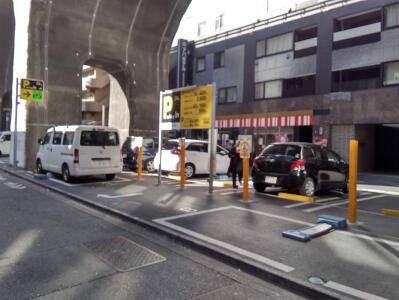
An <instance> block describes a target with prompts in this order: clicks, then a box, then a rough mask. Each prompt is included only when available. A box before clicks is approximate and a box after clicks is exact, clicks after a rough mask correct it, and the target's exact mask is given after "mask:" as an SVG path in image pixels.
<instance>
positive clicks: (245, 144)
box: [238, 139, 251, 158]
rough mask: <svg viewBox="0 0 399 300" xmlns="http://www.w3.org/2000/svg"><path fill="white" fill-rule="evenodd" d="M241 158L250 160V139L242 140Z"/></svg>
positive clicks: (240, 147)
mask: <svg viewBox="0 0 399 300" xmlns="http://www.w3.org/2000/svg"><path fill="white" fill-rule="evenodd" d="M238 148H239V149H238V150H239V152H240V157H241V158H249V157H250V154H251V143H250V141H249V139H243V140H240V145H239V146H238Z"/></svg>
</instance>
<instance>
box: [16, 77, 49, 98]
mask: <svg viewBox="0 0 399 300" xmlns="http://www.w3.org/2000/svg"><path fill="white" fill-rule="evenodd" d="M43 86H44V82H43V81H41V80H36V79H21V90H20V93H19V94H20V95H19V97H20V98H21V99H24V100H29V101H41V100H42V99H43Z"/></svg>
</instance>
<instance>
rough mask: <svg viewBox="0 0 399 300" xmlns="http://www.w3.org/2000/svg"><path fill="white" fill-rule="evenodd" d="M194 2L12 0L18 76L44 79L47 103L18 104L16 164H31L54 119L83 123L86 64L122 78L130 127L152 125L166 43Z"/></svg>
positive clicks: (163, 80) (145, 129) (163, 82)
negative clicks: (82, 101) (40, 140)
mask: <svg viewBox="0 0 399 300" xmlns="http://www.w3.org/2000/svg"><path fill="white" fill-rule="evenodd" d="M190 2H191V1H190V0H163V1H143V0H113V1H106V0H80V1H65V0H13V3H14V8H15V12H16V13H15V19H16V27H15V53H14V77H19V78H26V77H28V78H35V79H41V80H44V81H45V88H46V93H45V97H44V100H43V101H42V103H40V104H35V103H26V102H23V103H22V104H21V105H19V107H18V115H19V117H18V119H19V120H18V132H19V138H18V155H17V158H18V161H19V166H21V167H26V168H33V167H34V165H35V156H36V152H37V149H38V145H37V139H38V138H39V137H42V136H43V134H44V132H45V131H46V130H47V129H48V128H49V127H51V126H53V125H64V124H80V122H81V76H82V75H81V72H82V66H83V65H84V64H89V65H91V66H94V67H99V68H102V69H104V70H105V71H107V72H108V73H110V74H111V75H113V76H114V77H115V78H116V79H117V80H118V82H119V83H120V85H121V88H122V90H123V92H124V93H125V95H126V98H127V101H128V106H129V110H130V124H129V131H130V132H129V134H132V133H134V134H136V133H140V135H144V133H151V134H153V133H155V132H156V130H157V126H158V122H157V118H158V112H157V110H158V105H157V103H158V98H159V91H160V90H161V89H163V88H166V86H167V74H168V64H167V62H168V55H169V48H170V45H171V43H172V40H173V37H174V34H175V32H176V30H177V28H178V25H179V22H180V19H181V17H182V16H183V14H184V12H185V10H186V8H187V7H188V5H189V4H190ZM14 85H15V83H14ZM11 159H12V158H11Z"/></svg>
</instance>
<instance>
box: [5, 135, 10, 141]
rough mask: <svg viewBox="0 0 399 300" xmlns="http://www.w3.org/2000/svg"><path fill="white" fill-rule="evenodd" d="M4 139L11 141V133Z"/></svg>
mask: <svg viewBox="0 0 399 300" xmlns="http://www.w3.org/2000/svg"><path fill="white" fill-rule="evenodd" d="M4 141H5V142H7V141H11V134H6V135H5V136H4Z"/></svg>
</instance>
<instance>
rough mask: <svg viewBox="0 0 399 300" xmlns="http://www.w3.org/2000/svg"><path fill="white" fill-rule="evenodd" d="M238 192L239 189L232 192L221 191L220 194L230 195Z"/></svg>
mask: <svg viewBox="0 0 399 300" xmlns="http://www.w3.org/2000/svg"><path fill="white" fill-rule="evenodd" d="M238 193H239V191H238V190H236V191H231V192H224V193H220V194H219V195H221V196H228V195H234V194H238Z"/></svg>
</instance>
